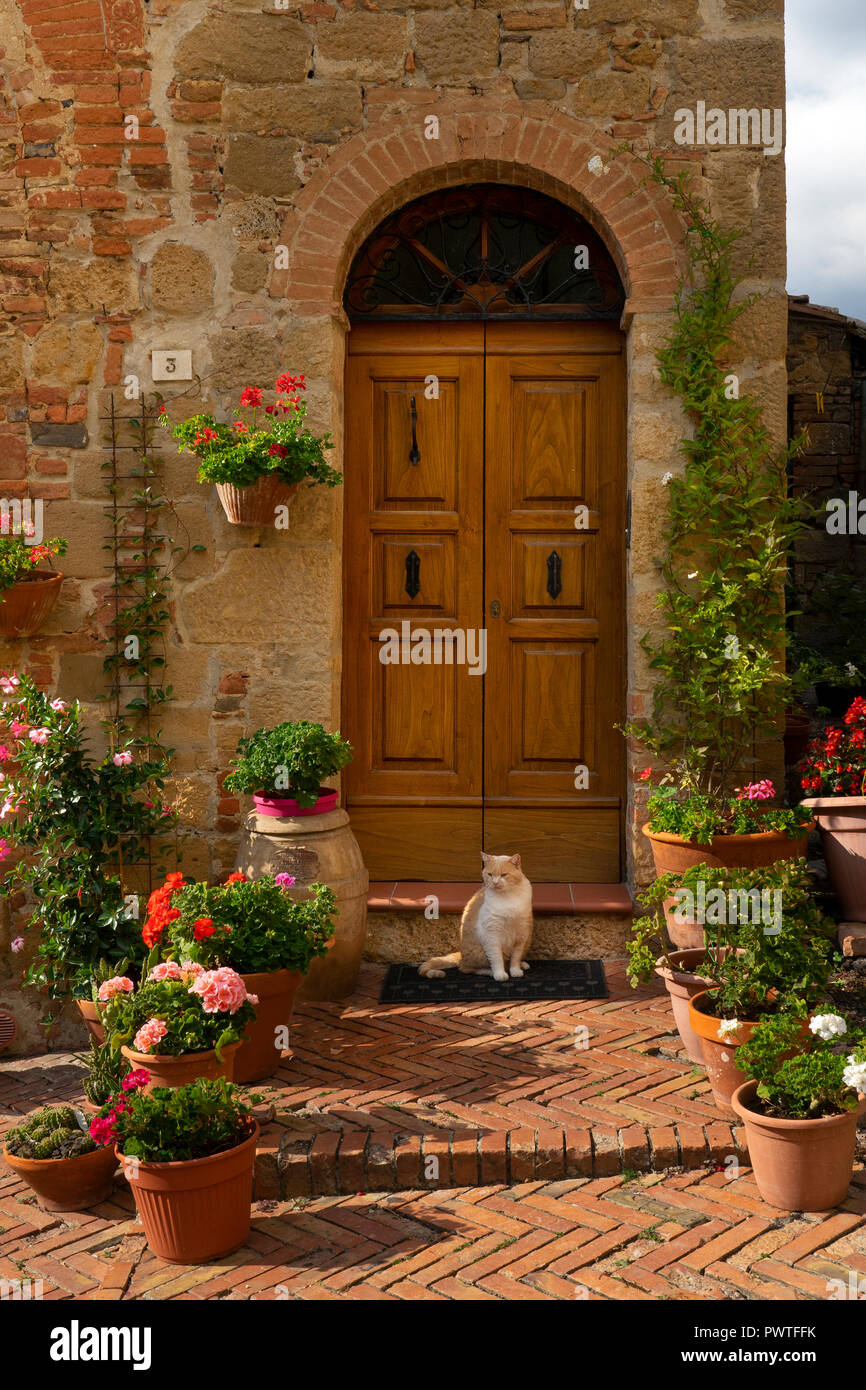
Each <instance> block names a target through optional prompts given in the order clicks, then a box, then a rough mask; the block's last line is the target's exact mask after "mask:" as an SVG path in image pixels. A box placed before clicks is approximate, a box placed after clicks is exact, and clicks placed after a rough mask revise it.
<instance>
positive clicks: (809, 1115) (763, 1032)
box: [737, 1014, 866, 1120]
mask: <svg viewBox="0 0 866 1390" xmlns="http://www.w3.org/2000/svg"><path fill="white" fill-rule="evenodd" d="M792 1053H793V1054H794V1055H793V1056H792V1055H790V1054H792ZM737 1066H738V1067H740V1069H741V1070H742V1071H744V1072H745V1073H746V1075H747V1076H748V1077H751V1079H752V1080H753V1081H757V1083H758V1102H759V1104H760V1109H761V1113H763V1114H766V1115H773V1116H776V1117H777V1118H779V1119H783V1120H802V1119H806V1120H819V1119H821V1117H822V1116H824V1115H841V1114H844V1112H845V1111H846V1110H855V1109H856V1108H857V1093H858V1092H864V1091H866V1034H864V1033H862V1032H861V1031H860V1030H859V1029H851V1028H849V1025H848V1021H847V1019H845V1018H843V1017H842V1016H841V1015H840V1014H822V1015H821V1014H819V1015H817V1016H816V1017H814V1018H812V1020H811V1023H810V1036H809V1037H807V1038H804V1037H803V1035H802V1032H801V1029H800V1024H799V1022H798V1020H797V1019H795V1018H794V1017H792V1016H790V1015H787V1016H786V1015H779V1016H778V1017H776V1018H771V1019H766V1020H765V1021H764V1022H763V1023H761V1024H760V1025H759V1026H758V1027H757V1028H756V1029H755V1030H754V1032H753V1033H752V1036H751V1038H750V1039H749V1041H748V1042H747V1043H744V1044H743V1045H742V1047H738V1048H737Z"/></svg>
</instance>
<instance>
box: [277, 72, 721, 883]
mask: <svg viewBox="0 0 866 1390" xmlns="http://www.w3.org/2000/svg"><path fill="white" fill-rule="evenodd" d="M428 114H435V115H436V116H437V117H438V121H439V137H438V139H427V138H425V134H424V130H425V117H426V116H427V115H428ZM590 161H592V162H593V167H592V168H590ZM599 161H600V164H599ZM695 173H696V175H697V177H698V178H700V174H701V165H700V162H699V161H698V162H697V163H696V165H695ZM645 175H646V171H645V168H644V166H643V165H636V164H635V162H633V161H631V160H629V159H628V157H627V156H626V157H620V158H617V159H615V160H614V161H613V162H611V161H610V155H609V145H607V144H606V143H603V141H602V140H600V139H599V133H598V131H597V129H595V128H594V127H592V126H590V125H588V124H587V123H586V122H582V121H579V120H576V119H574V118H573V117H570V116H568V115H566V114H565V113H563V112H561V111H557V110H555V109H554V108H552V107H549V106H546V105H545V104H543V103H534V104H533V112H532V114H528V113H527V109H526V107H525V105H524V104H523V103H521V102H519V101H516V100H514V99H510V100H503V99H502V98H501V97H498V98H496V99H494V98H490V97H483V96H478V97H475V98H459V99H453V98H444V99H442V98H440V99H438V100H437V99H436V94H435V93H428V92H425V93H424V103H423V105H418V106H415V105H414V104H413V106H412V107H409V108H408V109H404V110H403V111H402V112H399V113H395V111H394V110H393V108H392V109H391V110H390V111H389V112H388V113H387V114H385V115H383V116H382V117H381V118H380V119H379V120H377V121H375V122H373V123H371V124H370V125H369V127H368V128H367V129H366V130H364V131H362V132H361V133H359V134H358V135H356V136H354V137H353V138H351V139H349V140H348V141H347V142H346V143H345V144H344V145H342V146H341V147H340V149H339V150H338V151H336V152H335V153H334V154H333V155H332V156H331V157H330V158H329V159H328V160H327V162H326V164H325V165H324V166H323V167H322V168H321V169H320V170H319V171H317V173H316V174H315V175H314V176H313V177H312V178H311V179H310V181H309V182H308V183H307V184H306V186H305V187H304V188H303V190H301V191H300V192H299V193H298V194H297V195H296V196H295V198H294V205H293V207H292V208H291V209H289V210H287V213H286V216H285V219H284V222H283V227H282V234H281V238H280V239H281V242H282V243H283V244H284V245H285V246H286V247H287V249H288V257H287V261H288V266H289V269H288V270H276V269H275V270H273V271H272V276H271V285H270V290H271V294H272V295H273V296H279V297H281V298H282V301H283V303H284V305H285V310H286V313H287V315H288V318H289V321H290V323H291V325H292V327H293V328H296V329H298V330H302V331H303V332H304V336H305V337H306V336H307V335H308V334H309V333H312V334H316V335H318V334H321V336H322V339H323V342H322V348H323V351H322V357H323V358H324V359H326V360H327V361H328V362H329V363H330V369H329V375H330V383H329V390H330V401H328V402H322V404H323V406H324V407H325V408H326V409H327V413H328V414H329V415H330V420H329V428H330V429H331V432H332V434H333V437H334V440H335V443H336V446H337V448H336V451H335V452H336V453H337V454H338V455H339V454H340V453H341V445H342V438H343V433H344V428H345V424H344V421H343V380H344V370H345V358H346V352H345V336H346V333H347V331H348V329H349V321H348V319H347V317H346V314H345V312H344V309H343V306H342V297H343V289H344V285H345V281H346V277H347V275H348V272H349V268H350V266H351V264H352V260H353V258H354V256H355V254H356V252H357V251H358V249H359V248H360V246H361V245H362V243H363V242H364V240H365V239H366V237H367V236H368V235H369V234H370V233H371V232H372V231H373V230H374V229H375V227H376V226H378V224H379V223H380V222H382V220H383V219H384V218H385V217H386V216H388V214H389V213H391V212H392V211H394V210H395V209H396V208H398V207H401V206H403V205H404V204H406V203H408V202H410V201H411V200H412V199H414V198H417V197H419V196H421V195H422V194H425V193H429V192H432V191H434V190H435V189H438V188H442V187H448V186H453V185H457V184H464V183H474V182H482V181H483V182H491V183H504V184H513V185H522V186H525V187H527V188H531V189H535V190H537V191H540V192H543V193H546V194H548V195H549V196H551V197H554V198H557V199H558V200H559V201H560V202H562V203H564V204H565V205H567V206H568V207H571V208H574V209H575V210H576V211H577V212H579V213H581V214H582V216H584V217H585V218H586V220H587V221H588V222H589V223H590V224H591V226H592V227H593V228H594V229H595V230H596V232H597V233H598V235H599V236H600V237H601V238H602V240H603V241H604V243H605V245H606V246H607V248H608V250H609V251H610V253H611V255H612V256H613V259H614V261H615V264H616V266H617V269H618V271H619V274H620V276H621V278H622V282H623V285H624V288H625V292H626V302H625V308H624V311H623V316H622V321H621V325H620V326H621V328H622V330H623V332H624V334H625V339H626V369H627V386H626V411H627V424H626V439H627V461H626V466H627V487H628V491H629V497H630V504H631V510H630V518H631V531H630V545H629V548H628V550H627V552H626V585H625V594H626V614H625V620H626V621H625V629H626V666H627V692H626V709H627V713H628V715H629V717H637V716H640V715H641V714H643V713H644V712H645V710H646V709H647V707H648V699H649V697H650V695H651V691H652V687H653V675H652V672H651V671H650V669H649V666H648V661H647V657H646V654H645V652H644V651H643V649H642V647H641V645H640V639H641V637H642V636H643V634H644V633H645V632H647V631H648V630H653V629H657V627H658V620H657V617H656V613H655V597H656V594H657V593H658V590H659V576H658V571H657V569H656V566H655V564H654V556H655V555H657V554H658V553H659V550H660V548H661V528H662V524H663V520H664V516H665V514H666V500H667V499H666V492H665V489H664V485H663V484H662V477H663V475H664V473H665V472H666V471H669V470H671V469H674V468H676V467H677V465H678V462H679V452H678V446H679V440H680V438H681V437H682V435H683V432H684V423H685V422H684V419H683V415H682V412H681V409H680V406H679V403H678V402H677V400H676V399H675V398H674V397H673V396H671V395H670V394H669V393H667V392H665V391H664V390H663V388H662V387H661V386H660V382H659V377H658V369H657V365H656V351H657V349H658V347H659V346H660V345H661V343H662V342H663V340H664V338H665V335H666V333H667V330H668V329H669V327H670V324H671V322H672V308H673V299H674V294H675V292H676V288H677V283H678V277H679V271H680V270H681V269H682V267H683V264H684V255H683V242H684V228H683V226H682V223H681V222H680V220H679V218H678V217H677V215H676V213H675V212H674V211H673V209H672V207H671V205H670V202H669V199H668V197H667V195H666V194H665V193H664V192H663V191H662V190H660V189H658V188H657V187H656V186H655V185H654V184H647V183H646V182H645ZM337 466H339V463H337ZM337 534H338V535H339V536H340V537H342V516H340V518H339V519H338V522H337ZM343 563H345V558H344V557H343V555H342V542H341V541H340V543H339V545H338V547H337V553H336V554H335V564H338V565H339V566H340V567H341V566H342V564H343ZM334 579H335V581H336V583H335V587H336V585H337V584H339V576H338V575H335V576H334ZM341 622H342V612H341V610H340V615H339V617H337V616H336V614H335V618H334V623H335V629H334V632H333V633H332V641H331V651H332V653H333V654H334V660H335V662H336V663H337V666H338V669H339V666H340V663H341V659H342V658H341V652H342V633H341V630H340V629H341ZM332 691H333V695H332V699H333V710H332V720H333V721H334V724H335V726H336V725H337V724H338V723H339V719H340V679H339V674H338V678H337V679H335V680H334V681H333V683H332ZM642 766H643V759H642V756H641V754H640V752H639V750H638V749H637V748H636V747H634V746H632V744H631V741H629V748H628V753H627V777H628V805H627V808H626V815H625V825H626V837H625V838H626V845H625V849H626V866H627V876H628V881H629V882H630V883H636V882H637V883H642V882H645V881H647V880H648V879H650V878H651V877H652V873H651V869H650V863H649V858H648V853H647V849H646V843H645V838H644V837H643V836H642V835H641V834H640V833H639V831H640V825H641V823H642V822H643V821H644V820H645V819H646V813H645V792H644V788H643V786H642V784H641V783H640V782H637V781H636V774H637V771H638V770H639V768H640V767H642Z"/></svg>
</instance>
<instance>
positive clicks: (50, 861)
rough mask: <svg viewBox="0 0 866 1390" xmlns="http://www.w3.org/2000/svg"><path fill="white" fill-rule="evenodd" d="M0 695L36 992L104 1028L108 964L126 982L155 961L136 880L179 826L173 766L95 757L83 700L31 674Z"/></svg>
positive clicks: (12, 831) (117, 754) (16, 871)
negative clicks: (133, 873)
mask: <svg viewBox="0 0 866 1390" xmlns="http://www.w3.org/2000/svg"><path fill="white" fill-rule="evenodd" d="M0 693H2V695H3V696H5V697H6V699H5V701H4V705H3V718H4V719H5V721H6V743H4V744H3V746H2V747H0V759H2V757H3V755H4V753H5V754H6V755H8V757H7V760H6V761H5V762H4V764H3V765H4V767H8V766H9V764H10V762H14V765H15V770H14V772H13V773H12V774H8V773H4V774H0V775H2V778H3V780H2V783H0V786H2V792H3V796H4V798H5V799H4V801H3V806H2V811H0V817H2V819H3V820H4V821H5V822H6V823H7V826H8V828H7V830H6V832H5V833H6V834H7V835H8V837H9V839H10V841H11V842H12V843H13V844H14V845H15V846H16V848H20V849H21V850H23V851H24V853H23V855H22V857H21V859H20V860H19V862H18V863H17V864H16V865H15V867H14V868H13V869H11V870H10V872H9V873H8V874H7V875H6V876H5V878H4V881H3V888H2V891H3V893H4V895H7V896H9V895H12V894H16V893H18V892H19V891H21V890H23V891H24V892H25V893H26V894H27V895H28V904H29V905H28V907H27V908H26V909H25V910H26V911H27V913H28V916H27V920H26V923H25V930H31V931H33V932H34V933H37V934H38V943H37V947H36V951H35V953H34V955H33V958H32V960H31V962H30V964H29V966H28V968H27V970H26V972H25V975H24V983H25V984H28V985H32V986H34V987H35V988H37V989H40V990H43V991H44V992H45V993H46V994H47V995H48V996H49V998H51V999H62V998H67V997H69V996H70V995H71V996H72V997H74V998H76V999H78V1000H80V1001H81V1002H82V1003H83V1004H84V1006H85V1008H86V1010H87V1012H88V1014H89V1015H90V1016H91V1021H94V1020H95V1009H94V1008H93V1001H92V988H93V974H94V971H95V970H98V969H99V967H100V962H105V963H106V966H107V972H106V973H109V974H111V973H113V974H117V973H118V969H119V967H121V966H122V967H123V969H127V968H130V969H131V970H135V969H137V968H139V967H140V964H141V962H142V961H143V959H144V956H145V954H146V952H145V951H144V948H143V945H142V940H141V929H140V924H139V922H138V920H137V916H136V906H135V901H136V900H135V895H134V894H133V893H131V892H130V891H129V888H128V885H127V883H126V881H125V877H126V872H127V866H129V865H131V864H133V863H135V862H137V861H141V860H146V859H147V856H148V849H149V847H150V848H152V849H153V850H154V851H155V853H156V855H157V858H158V856H159V853H160V849H159V838H160V837H161V836H163V835H164V834H165V832H166V831H167V829H169V828H170V827H171V826H172V825H173V823H174V819H173V816H172V814H171V812H169V811H168V810H167V809H166V808H165V807H164V805H163V804H162V801H161V793H162V789H163V787H164V784H165V776H166V760H165V757H163V756H161V757H160V758H152V759H147V758H145V757H143V756H141V752H140V749H139V748H138V746H137V745H136V744H135V743H134V742H132V741H130V743H129V744H128V745H127V746H125V747H122V748H118V747H115V748H114V750H113V751H112V750H109V752H107V753H106V754H105V755H104V756H102V757H99V758H96V757H94V756H92V754H91V753H90V752H89V749H88V737H87V734H86V733H85V731H84V729H83V728H82V723H81V711H80V707H79V705H78V702H77V701H76V702H73V703H72V704H66V703H65V702H64V701H63V700H59V699H50V698H49V696H48V695H46V694H45V693H44V692H43V691H41V690H38V689H37V688H36V686H35V685H34V683H33V681H32V680H31V679H30V677H29V676H25V675H22V676H20V677H19V676H16V675H8V674H6V675H3V676H0ZM13 816H14V817H15V819H14V820H13V819H12V817H13ZM152 837H155V843H154V840H152Z"/></svg>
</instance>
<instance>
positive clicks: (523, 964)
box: [520, 960, 529, 974]
mask: <svg viewBox="0 0 866 1390" xmlns="http://www.w3.org/2000/svg"><path fill="white" fill-rule="evenodd" d="M520 968H521V970H522V971H523V972H524V974H525V973H526V971H527V970H528V969H529V961H528V960H522V961H521V962H520Z"/></svg>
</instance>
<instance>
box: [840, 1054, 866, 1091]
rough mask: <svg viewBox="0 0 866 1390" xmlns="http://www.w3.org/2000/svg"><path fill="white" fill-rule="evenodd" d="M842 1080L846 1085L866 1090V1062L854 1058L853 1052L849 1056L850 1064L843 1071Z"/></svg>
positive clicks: (857, 1089)
mask: <svg viewBox="0 0 866 1390" xmlns="http://www.w3.org/2000/svg"><path fill="white" fill-rule="evenodd" d="M842 1080H843V1081H844V1082H845V1085H846V1086H850V1087H851V1088H852V1089H853V1090H855V1091H862V1092H866V1062H857V1061H855V1060H854V1053H853V1052H852V1053H851V1055H850V1057H849V1058H848V1065H847V1067H846V1068H845V1070H844V1071H843V1073H842Z"/></svg>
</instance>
